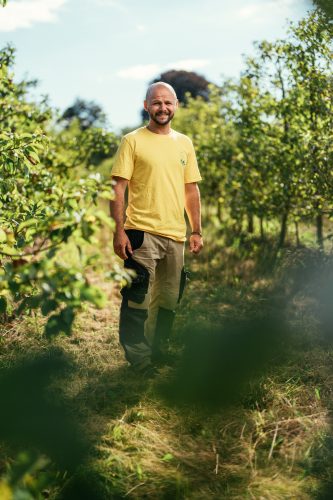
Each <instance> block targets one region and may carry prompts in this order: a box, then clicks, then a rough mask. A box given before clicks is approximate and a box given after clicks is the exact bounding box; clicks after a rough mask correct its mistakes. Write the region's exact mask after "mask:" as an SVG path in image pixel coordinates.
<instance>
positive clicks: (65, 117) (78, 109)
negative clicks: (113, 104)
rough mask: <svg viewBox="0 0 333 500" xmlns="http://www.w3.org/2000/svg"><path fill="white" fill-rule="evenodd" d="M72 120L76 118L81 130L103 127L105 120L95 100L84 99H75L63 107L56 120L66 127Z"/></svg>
mask: <svg viewBox="0 0 333 500" xmlns="http://www.w3.org/2000/svg"><path fill="white" fill-rule="evenodd" d="M74 120H77V122H78V123H79V126H80V128H81V130H86V129H88V128H90V127H99V128H101V127H105V125H106V122H107V120H106V115H105V113H104V111H103V110H102V108H101V107H100V106H99V105H98V104H96V103H95V102H93V101H85V100H84V99H76V101H75V102H74V103H73V104H72V106H69V107H68V108H67V109H65V111H64V112H63V114H62V115H61V117H60V118H59V119H58V122H59V123H61V124H63V125H64V127H65V128H68V127H69V126H70V125H71V123H72V122H73V121H74Z"/></svg>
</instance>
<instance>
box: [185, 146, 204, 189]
mask: <svg viewBox="0 0 333 500" xmlns="http://www.w3.org/2000/svg"><path fill="white" fill-rule="evenodd" d="M201 180H202V177H201V175H200V171H199V167H198V162H197V157H196V154H195V151H194V147H193V144H192V141H191V142H190V146H189V152H188V154H187V163H186V167H185V175H184V181H185V184H188V183H189V182H198V181H201Z"/></svg>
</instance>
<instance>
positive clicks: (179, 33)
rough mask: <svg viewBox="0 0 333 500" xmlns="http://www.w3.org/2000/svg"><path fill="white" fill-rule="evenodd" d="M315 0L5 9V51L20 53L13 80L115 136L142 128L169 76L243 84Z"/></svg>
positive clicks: (40, 4)
mask: <svg viewBox="0 0 333 500" xmlns="http://www.w3.org/2000/svg"><path fill="white" fill-rule="evenodd" d="M310 8H311V4H310V3H309V0H205V1H203V0H164V1H163V0H161V1H157V0H140V1H139V0H8V4H7V7H5V8H4V9H2V8H0V47H3V46H4V45H6V44H7V43H11V44H13V45H14V47H15V48H16V50H17V53H16V66H15V74H16V79H21V78H23V77H28V78H30V79H37V80H38V81H39V85H38V90H37V92H38V94H39V95H45V94H46V95H48V96H49V102H50V104H51V105H52V106H54V107H56V108H58V109H59V110H64V109H66V107H68V106H70V105H71V104H72V103H73V102H74V100H75V99H76V97H80V98H83V99H86V100H93V101H95V102H97V103H98V104H99V105H100V106H101V107H102V108H103V110H104V111H105V112H106V114H107V116H108V120H109V123H110V127H111V129H112V130H114V131H116V132H119V131H120V130H121V128H123V127H133V126H136V125H138V124H139V122H140V110H141V109H142V102H143V99H144V95H145V91H146V88H147V84H148V83H149V81H150V80H151V79H153V78H155V77H157V76H158V75H160V74H161V72H163V71H166V70H169V69H184V70H187V71H196V72H198V73H200V74H202V75H204V76H205V77H206V78H207V80H209V81H211V82H214V83H217V84H219V82H221V79H222V77H224V76H226V77H237V76H238V75H239V73H240V71H241V69H242V67H243V57H242V56H243V54H250V53H251V52H252V51H253V46H252V43H253V41H254V40H263V39H268V40H274V39H276V38H279V37H280V38H281V37H283V36H284V35H285V33H286V29H287V19H289V20H291V21H298V20H299V19H301V18H302V17H304V16H305V15H306V12H307V11H308V10H309V9H310Z"/></svg>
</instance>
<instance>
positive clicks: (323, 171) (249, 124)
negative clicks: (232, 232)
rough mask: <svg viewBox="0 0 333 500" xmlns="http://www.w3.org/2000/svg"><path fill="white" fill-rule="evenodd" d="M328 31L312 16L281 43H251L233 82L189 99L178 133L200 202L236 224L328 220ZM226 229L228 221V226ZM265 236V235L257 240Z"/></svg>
mask: <svg viewBox="0 0 333 500" xmlns="http://www.w3.org/2000/svg"><path fill="white" fill-rule="evenodd" d="M331 54H332V25H331V24H330V23H327V19H326V17H325V16H324V15H323V14H322V13H321V12H319V11H316V12H313V13H312V14H309V16H308V17H307V18H306V19H304V20H302V21H300V22H299V23H298V25H291V26H290V30H289V36H288V37H287V38H286V39H285V40H277V41H276V42H266V41H263V42H261V43H258V44H256V55H255V56H254V57H251V58H247V59H246V70H245V71H244V73H243V74H242V75H241V77H240V78H239V80H237V81H228V80H226V81H225V82H224V83H223V85H222V86H221V89H215V90H214V89H212V90H211V97H210V101H209V102H205V101H204V100H203V99H200V98H197V99H191V98H190V97H188V104H187V108H186V109H184V108H183V109H180V111H179V116H178V117H177V118H176V124H177V125H178V126H179V127H180V128H181V130H183V131H184V132H185V133H188V134H189V135H190V136H192V137H193V140H194V143H195V146H196V148H197V151H198V156H199V161H200V166H201V168H202V170H203V174H204V179H205V182H204V186H203V195H204V196H205V198H206V200H207V202H209V204H212V203H214V201H212V200H215V201H216V202H217V203H216V205H217V207H216V208H217V213H218V215H219V219H221V217H222V207H221V205H222V204H223V207H224V208H223V210H224V212H227V213H228V215H229V216H231V220H233V221H234V227H235V228H236V233H237V232H238V233H239V232H241V230H242V227H243V226H244V220H248V221H249V227H250V226H251V224H250V222H251V221H252V220H253V217H257V218H258V219H259V220H260V223H261V230H262V233H263V220H264V219H266V220H272V219H274V220H276V219H277V218H278V219H280V220H281V230H280V236H279V245H280V246H281V245H283V242H284V239H285V235H286V231H287V223H288V220H293V221H294V222H296V223H297V222H298V221H299V220H306V221H309V220H313V219H316V222H317V236H318V243H319V244H320V245H322V241H323V234H322V216H323V214H326V215H328V216H330V215H331V214H332V209H333V206H332V201H331V200H332V174H331V167H330V166H331V164H332V154H333V146H332V145H333V140H332V130H333V127H332V95H333V87H332V85H333V82H332V77H331V74H332V59H331ZM229 222H230V220H229ZM262 235H263V234H262Z"/></svg>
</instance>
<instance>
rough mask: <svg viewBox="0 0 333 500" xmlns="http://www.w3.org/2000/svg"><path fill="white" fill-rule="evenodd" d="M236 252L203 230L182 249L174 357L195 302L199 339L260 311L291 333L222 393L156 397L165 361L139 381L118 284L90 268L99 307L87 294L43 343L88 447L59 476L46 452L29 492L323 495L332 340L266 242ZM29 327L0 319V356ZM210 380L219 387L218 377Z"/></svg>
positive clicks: (12, 359) (6, 359) (10, 361)
mask: <svg viewBox="0 0 333 500" xmlns="http://www.w3.org/2000/svg"><path fill="white" fill-rule="evenodd" d="M241 252H242V249H233V250H230V249H228V250H223V251H222V250H221V245H220V242H219V241H218V240H216V241H215V243H214V244H213V243H208V249H207V253H206V254H203V255H202V257H200V258H199V259H195V260H192V261H191V271H192V281H191V283H190V285H189V287H188V289H187V292H186V295H185V297H184V300H183V303H182V306H181V309H180V311H179V313H178V317H177V322H176V332H177V334H176V335H175V336H174V337H173V339H172V344H171V348H172V350H173V352H175V354H176V355H177V356H178V357H181V356H182V354H183V353H184V343H185V344H186V342H187V338H188V330H189V328H191V327H189V325H190V324H191V320H192V319H193V314H194V313H193V311H194V310H195V323H196V325H198V324H199V325H205V328H206V331H207V341H209V332H210V329H211V328H216V327H218V328H219V327H220V325H224V324H225V322H227V321H233V320H234V319H237V321H238V320H239V318H248V317H249V316H260V317H261V316H265V315H266V314H269V315H271V314H273V316H272V317H274V318H275V320H276V318H278V321H279V318H282V315H283V318H284V319H283V321H284V320H285V323H283V325H287V326H286V327H287V328H288V332H289V331H290V334H289V333H288V337H287V344H286V345H284V348H283V350H282V352H281V353H278V354H277V355H276V356H274V357H273V358H272V359H271V358H270V363H268V366H266V365H265V366H263V367H262V369H261V368H260V369H258V370H256V371H255V372H254V373H252V372H251V374H250V375H249V376H248V378H247V379H246V380H245V381H243V382H244V384H243V385H242V389H241V390H240V391H239V393H237V395H236V398H234V399H233V401H232V402H228V403H227V404H221V401H220V400H218V401H217V402H214V404H211V402H210V401H206V400H205V398H203V399H202V400H200V399H199V400H187V398H186V394H185V397H184V398H183V399H182V400H179V399H173V398H169V397H168V396H167V395H166V394H165V393H164V392H163V390H162V388H163V386H164V385H165V384H166V385H168V384H169V382H170V383H171V382H172V381H173V380H174V375H175V370H174V369H170V368H165V369H163V371H162V372H161V374H160V375H159V376H158V377H157V378H156V379H155V380H152V381H146V380H144V379H140V378H138V377H137V376H135V375H134V374H133V373H132V372H131V371H130V369H129V368H128V367H127V364H126V362H125V361H124V357H123V353H122V350H121V348H120V347H119V343H118V335H117V322H118V311H119V294H118V291H117V289H115V287H114V285H113V284H112V283H110V282H103V281H101V278H100V276H99V275H96V274H95V275H93V276H92V279H93V280H94V281H95V282H96V283H98V284H99V285H100V286H101V287H102V288H103V289H104V291H105V292H106V294H107V297H108V303H107V306H106V307H105V308H104V309H103V310H95V309H93V308H90V307H88V306H87V307H86V308H85V310H84V311H83V312H82V313H81V314H80V316H79V318H78V319H77V321H76V324H75V329H74V332H73V334H72V336H71V337H59V338H57V339H55V340H54V342H53V345H52V347H53V348H57V349H58V350H59V351H60V352H63V353H65V354H66V356H68V359H69V360H70V366H69V368H68V369H67V370H65V371H63V372H61V373H57V374H56V376H54V377H53V379H52V384H51V389H50V391H51V395H52V394H53V395H54V396H56V397H57V398H58V399H59V400H63V401H65V403H66V407H67V408H68V409H69V411H70V413H71V415H72V416H74V417H75V421H76V425H77V426H78V427H79V429H80V430H81V432H82V433H83V434H84V435H85V437H86V439H87V441H88V442H89V451H88V453H87V455H86V456H85V458H84V460H82V462H81V463H80V464H79V465H78V466H76V468H75V469H74V470H73V471H71V472H70V471H69V472H68V473H67V475H66V474H64V473H63V472H60V470H61V468H60V467H59V465H57V463H56V462H55V461H53V462H52V463H51V464H50V465H49V469H50V471H51V472H52V474H53V476H52V478H53V479H52V481H50V484H49V486H48V488H46V489H44V490H43V491H44V493H41V494H40V495H41V496H40V497H38V496H37V494H36V495H35V497H33V498H46V497H47V498H50V499H51V500H52V499H55V498H64V499H71V500H73V499H75V498H80V500H84V499H85V498H89V499H90V500H95V499H99V498H100V499H105V500H108V499H111V498H132V499H135V498H149V499H155V498H156V499H198V500H199V499H208V498H209V499H234V500H236V499H237V500H238V499H239V500H244V499H258V500H259V499H265V500H266V499H269V500H280V499H281V500H282V499H297V500H298V499H304V500H305V499H313V498H318V499H319V498H325V496H324V495H325V491H326V490H325V488H326V486H329V485H330V482H331V479H332V478H331V465H332V460H331V449H330V435H331V429H330V422H329V418H328V416H329V408H330V398H331V385H332V384H331V382H332V377H333V373H332V369H331V366H332V356H333V352H332V349H331V347H330V345H328V344H327V342H326V343H325V342H323V341H322V338H321V337H320V328H319V325H318V319H317V317H316V315H315V311H314V309H313V303H314V299H313V296H312V295H311V293H312V292H311V290H309V289H308V288H306V287H303V288H302V289H301V291H300V290H298V291H297V292H295V293H292V292H290V288H292V286H291V285H290V283H289V281H290V280H289V281H288V282H286V281H284V280H283V279H281V278H280V276H279V275H277V274H274V273H273V272H272V269H271V267H270V265H269V251H268V250H267V258H266V259H262V258H261V259H260V258H259V257H258V255H261V257H262V249H260V248H259V247H258V248H254V250H253V251H251V252H247V253H246V256H245V252H244V255H241V258H240V253H241ZM207 254H208V255H209V260H208V257H207ZM106 260H107V259H106ZM282 267H283V266H282ZM287 274H288V273H287ZM286 294H288V301H286ZM286 302H288V304H287V305H286ZM276 313H277V314H276ZM281 322H282V319H281ZM41 332H42V329H41V320H40V318H38V317H28V318H26V319H25V320H24V321H22V322H20V323H15V324H12V325H4V328H3V335H2V341H1V344H0V354H1V366H2V367H4V368H8V367H12V366H15V363H16V360H17V358H18V357H20V356H23V355H26V354H27V353H32V354H33V355H37V354H38V353H40V352H47V351H48V349H50V345H49V344H48V342H47V341H46V340H45V339H44V338H43V336H42V333H41ZM283 342H285V340H283ZM185 352H186V349H185ZM200 373H201V372H200ZM202 373H204V374H205V371H203V372H202ZM214 373H220V372H214ZM230 376H231V375H230ZM207 381H208V382H209V381H210V379H209V378H208V379H207ZM215 382H216V390H217V391H223V390H224V389H223V387H224V385H223V387H222V386H221V385H220V380H217V381H216V380H215ZM231 383H232V380H230V384H231ZM227 384H229V381H227ZM171 387H172V386H171ZM182 389H183V387H182ZM185 389H186V386H185ZM181 394H183V393H181ZM222 403H223V401H222ZM65 452H66V451H65ZM12 453H13V452H12V450H11V447H10V446H9V447H6V448H3V456H4V458H3V459H2V461H1V462H0V467H2V472H3V473H5V467H6V466H8V464H12V463H13V462H12V461H13V457H14V458H15V456H16V455H15V454H14V455H13V454H12ZM14 467H15V464H14ZM42 473H43V471H37V472H35V473H34V474H32V477H38V475H41V474H42ZM52 474H51V475H52ZM327 498H329V497H327Z"/></svg>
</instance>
